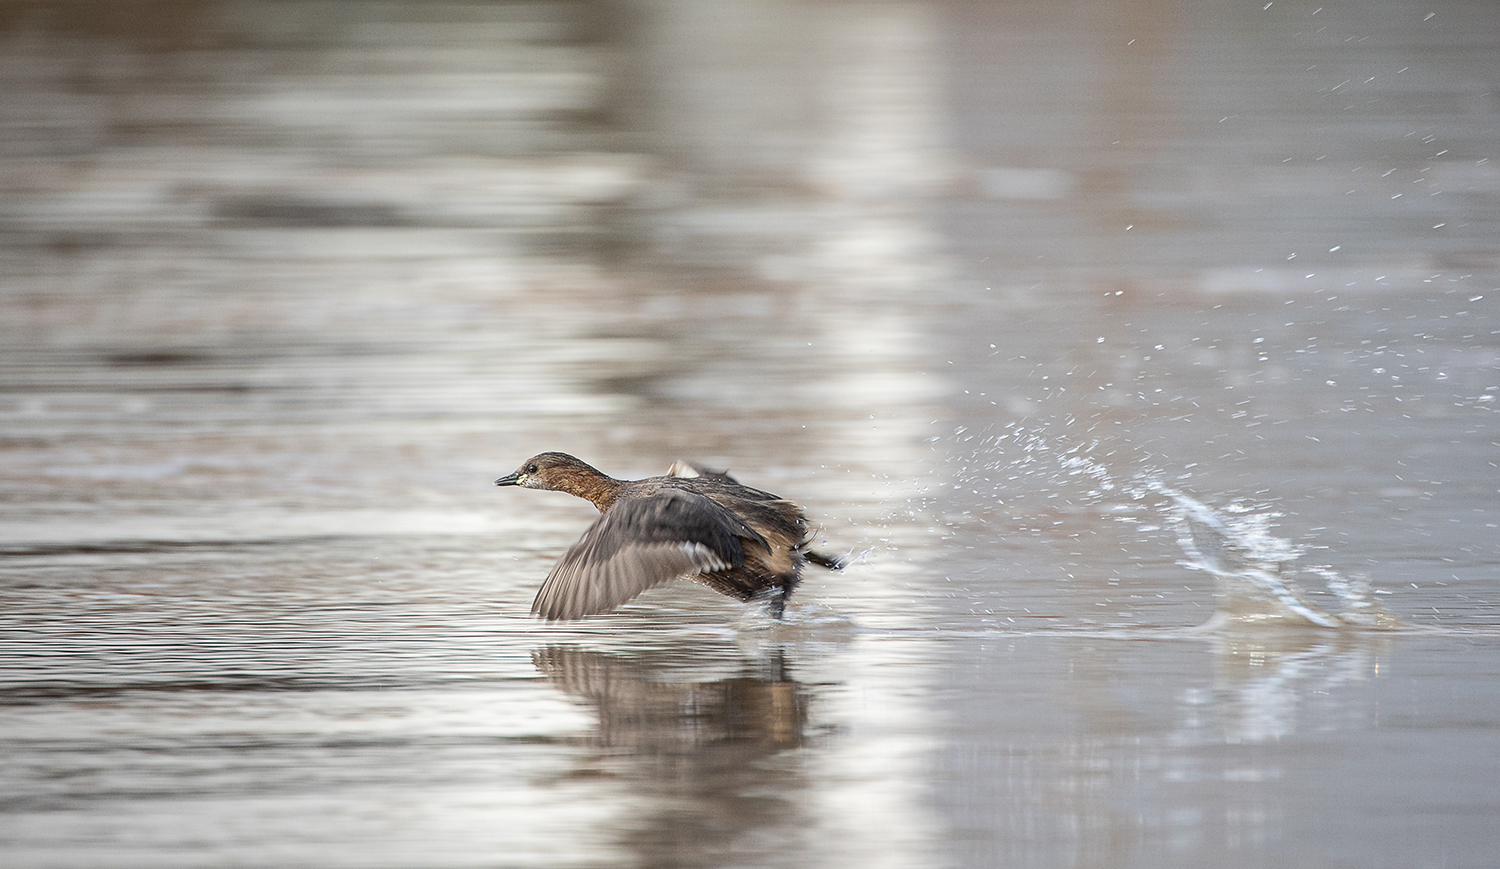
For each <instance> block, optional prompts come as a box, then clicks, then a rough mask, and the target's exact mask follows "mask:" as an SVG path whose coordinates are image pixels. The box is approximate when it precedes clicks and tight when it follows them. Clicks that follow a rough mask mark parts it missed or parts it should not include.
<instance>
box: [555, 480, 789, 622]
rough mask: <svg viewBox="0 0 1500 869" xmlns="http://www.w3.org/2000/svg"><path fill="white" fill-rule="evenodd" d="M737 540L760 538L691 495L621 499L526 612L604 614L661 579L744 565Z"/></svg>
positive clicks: (562, 562) (681, 492)
mask: <svg viewBox="0 0 1500 869" xmlns="http://www.w3.org/2000/svg"><path fill="white" fill-rule="evenodd" d="M742 537H743V538H748V539H752V540H760V535H758V534H756V533H755V532H754V531H751V530H750V529H749V528H747V527H746V526H745V524H744V523H743V522H741V521H739V520H738V519H736V518H735V517H734V515H733V514H732V513H730V512H729V511H728V510H726V509H724V508H723V507H721V506H720V505H719V504H717V503H715V502H714V501H713V500H711V499H709V498H706V497H704V496H703V495H699V494H697V493H694V492H688V491H684V490H680V489H662V490H661V491H659V492H657V493H656V494H654V495H651V496H649V497H646V498H636V499H631V500H626V501H621V502H619V503H617V504H615V505H614V506H613V507H611V508H610V509H609V510H608V512H606V513H605V514H604V515H603V516H600V517H599V518H598V520H596V521H595V522H594V524H593V525H592V526H590V527H589V530H588V531H585V532H584V534H583V537H582V538H580V539H579V541H578V542H577V543H575V544H573V546H572V548H571V549H569V550H568V551H567V553H566V554H565V555H563V557H562V559H561V560H559V561H558V562H557V565H556V566H555V567H553V568H552V572H551V573H550V574H548V575H547V581H546V582H544V583H542V588H541V591H539V592H537V596H536V600H535V601H534V602H533V603H532V604H531V611H532V612H533V613H535V614H537V615H539V616H541V617H542V618H544V619H547V620H549V621H556V620H561V619H577V618H582V617H584V616H589V615H594V614H596V613H603V612H609V611H610V610H612V609H614V608H615V607H617V606H619V605H620V604H623V603H625V602H626V601H628V600H630V599H631V598H633V597H635V596H636V595H638V594H640V593H641V592H643V591H645V590H646V589H648V588H651V587H653V586H657V585H661V584H662V583H664V582H670V581H671V580H673V579H676V578H678V577H682V576H692V575H693V574H697V573H712V572H714V571H717V570H728V569H729V568H731V567H737V566H739V565H740V564H743V563H744V552H743V550H742V549H741V548H740V546H741V544H740V539H741V538H742Z"/></svg>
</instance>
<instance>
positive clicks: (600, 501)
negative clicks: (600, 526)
mask: <svg viewBox="0 0 1500 869" xmlns="http://www.w3.org/2000/svg"><path fill="white" fill-rule="evenodd" d="M624 487H625V482H624V481H623V480H616V479H615V478H614V477H611V476H608V475H606V474H602V473H598V472H595V473H592V474H574V475H572V476H570V477H569V478H568V485H567V488H565V489H564V490H563V491H565V492H567V493H568V494H570V495H577V496H578V497H580V498H583V499H585V500H587V501H589V502H591V503H593V505H594V506H595V507H598V508H599V512H600V513H603V512H604V511H605V510H608V509H609V508H610V505H612V504H614V503H615V499H617V498H619V497H620V490H621V489H623V488H624Z"/></svg>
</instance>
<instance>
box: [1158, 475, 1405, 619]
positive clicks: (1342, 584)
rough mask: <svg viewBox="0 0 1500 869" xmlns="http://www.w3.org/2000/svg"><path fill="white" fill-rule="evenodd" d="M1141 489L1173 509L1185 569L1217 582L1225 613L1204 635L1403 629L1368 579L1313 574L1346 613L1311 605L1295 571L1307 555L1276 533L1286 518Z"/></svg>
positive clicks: (1161, 489)
mask: <svg viewBox="0 0 1500 869" xmlns="http://www.w3.org/2000/svg"><path fill="white" fill-rule="evenodd" d="M1143 485H1145V486H1147V487H1148V488H1149V489H1151V490H1153V491H1155V492H1157V493H1158V494H1160V495H1162V496H1163V497H1165V498H1167V499H1168V500H1169V502H1170V503H1171V505H1172V506H1171V514H1170V517H1169V519H1168V521H1169V523H1170V524H1171V526H1172V527H1173V528H1174V529H1175V530H1176V532H1177V543H1178V545H1179V546H1181V547H1182V551H1183V553H1184V554H1185V555H1186V556H1187V559H1186V560H1185V561H1182V562H1179V563H1180V564H1182V565H1183V566H1184V567H1187V568H1189V569H1191V570H1200V571H1203V572H1204V573H1207V574H1209V575H1210V576H1212V577H1213V578H1214V584H1215V587H1216V589H1217V591H1218V594H1219V607H1218V610H1217V611H1216V612H1215V613H1214V616H1213V618H1211V619H1210V620H1209V622H1208V623H1207V624H1206V625H1205V627H1219V626H1223V625H1227V624H1231V623H1238V624H1256V623H1277V624H1285V625H1316V626H1318V627H1322V628H1341V627H1363V628H1390V627H1395V626H1396V625H1397V622H1396V619H1395V617H1394V616H1392V615H1390V614H1389V613H1387V612H1386V611H1385V610H1384V609H1382V608H1381V607H1380V605H1379V604H1378V603H1376V602H1375V599H1374V597H1373V592H1372V589H1371V587H1370V581H1369V580H1368V579H1367V578H1365V577H1356V578H1347V577H1344V576H1343V575H1341V574H1339V573H1337V572H1336V571H1334V570H1333V569H1331V568H1328V567H1321V566H1320V567H1312V568H1309V569H1308V571H1307V572H1309V573H1312V574H1315V575H1317V576H1319V577H1321V578H1322V579H1323V581H1324V584H1325V585H1326V586H1327V588H1328V590H1329V591H1330V592H1332V593H1333V595H1334V596H1335V598H1337V599H1338V600H1339V601H1340V602H1341V603H1342V604H1343V607H1344V608H1343V609H1342V610H1341V611H1339V612H1330V611H1328V610H1325V609H1323V608H1321V607H1318V606H1317V605H1315V604H1314V603H1312V602H1311V601H1310V600H1308V597H1307V593H1306V592H1305V591H1304V589H1303V588H1302V586H1301V585H1299V583H1298V581H1297V578H1298V576H1299V574H1300V573H1301V571H1299V570H1298V568H1297V567H1296V566H1295V562H1296V561H1297V560H1298V559H1299V558H1301V557H1302V555H1303V554H1304V553H1305V552H1306V547H1300V546H1295V545H1293V544H1292V543H1291V542H1290V541H1288V540H1286V539H1284V538H1281V537H1277V536H1275V535H1274V534H1272V533H1271V530H1270V529H1271V525H1272V521H1273V520H1274V519H1275V518H1276V517H1277V516H1278V515H1280V514H1278V513H1275V512H1273V511H1269V510H1264V509H1259V510H1258V509H1256V508H1253V507H1247V506H1245V505H1241V504H1235V505H1231V506H1229V507H1226V508H1224V509H1222V510H1216V509H1214V508H1212V507H1210V506H1208V505H1207V504H1204V503H1203V502H1202V501H1199V500H1198V499H1196V498H1193V497H1192V496H1190V495H1186V494H1184V493H1182V492H1179V491H1177V490H1175V489H1172V488H1170V487H1168V486H1166V485H1164V484H1162V483H1160V482H1159V481H1156V480H1145V481H1143Z"/></svg>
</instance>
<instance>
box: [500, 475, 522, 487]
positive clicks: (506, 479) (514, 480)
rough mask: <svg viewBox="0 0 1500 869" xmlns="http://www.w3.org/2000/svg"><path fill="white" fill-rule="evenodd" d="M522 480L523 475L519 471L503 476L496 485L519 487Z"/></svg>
mask: <svg viewBox="0 0 1500 869" xmlns="http://www.w3.org/2000/svg"><path fill="white" fill-rule="evenodd" d="M521 480H522V477H521V473H520V472H519V471H517V472H516V473H514V474H506V475H505V476H503V477H501V478H500V479H498V480H496V481H495V485H497V486H519V485H521Z"/></svg>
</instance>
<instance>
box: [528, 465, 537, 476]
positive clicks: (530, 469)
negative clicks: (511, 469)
mask: <svg viewBox="0 0 1500 869" xmlns="http://www.w3.org/2000/svg"><path fill="white" fill-rule="evenodd" d="M536 472H537V467H536V463H534V462H533V463H532V464H529V465H527V466H526V473H528V474H535V473H536Z"/></svg>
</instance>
